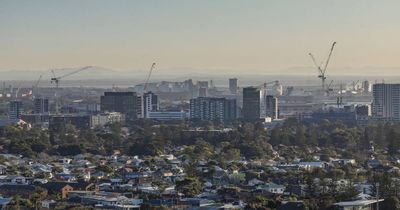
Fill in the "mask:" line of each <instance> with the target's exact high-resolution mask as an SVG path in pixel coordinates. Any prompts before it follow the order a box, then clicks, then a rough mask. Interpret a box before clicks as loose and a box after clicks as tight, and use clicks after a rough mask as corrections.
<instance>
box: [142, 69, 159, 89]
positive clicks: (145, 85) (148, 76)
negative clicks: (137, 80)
mask: <svg viewBox="0 0 400 210" xmlns="http://www.w3.org/2000/svg"><path fill="white" fill-rule="evenodd" d="M155 67H156V63H153V64H151V67H150V71H149V74H148V75H147V78H146V82H145V83H144V88H143V92H144V93H145V92H146V91H147V86H148V84H149V80H150V77H151V73H152V72H153V70H154V68H155Z"/></svg>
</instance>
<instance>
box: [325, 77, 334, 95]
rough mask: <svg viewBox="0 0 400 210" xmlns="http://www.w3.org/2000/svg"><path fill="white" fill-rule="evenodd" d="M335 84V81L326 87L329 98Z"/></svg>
mask: <svg viewBox="0 0 400 210" xmlns="http://www.w3.org/2000/svg"><path fill="white" fill-rule="evenodd" d="M332 84H333V80H331V82H330V83H329V85H328V86H327V87H326V95H328V96H329V94H330V93H331V92H332V91H333V88H332V87H331V86H332Z"/></svg>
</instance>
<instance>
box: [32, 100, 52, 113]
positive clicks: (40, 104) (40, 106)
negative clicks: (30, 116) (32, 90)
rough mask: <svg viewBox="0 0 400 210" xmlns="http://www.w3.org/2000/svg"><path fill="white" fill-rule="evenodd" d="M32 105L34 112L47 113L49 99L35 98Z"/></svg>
mask: <svg viewBox="0 0 400 210" xmlns="http://www.w3.org/2000/svg"><path fill="white" fill-rule="evenodd" d="M34 106H35V107H34V110H33V113H34V114H49V99H47V98H35V101H34Z"/></svg>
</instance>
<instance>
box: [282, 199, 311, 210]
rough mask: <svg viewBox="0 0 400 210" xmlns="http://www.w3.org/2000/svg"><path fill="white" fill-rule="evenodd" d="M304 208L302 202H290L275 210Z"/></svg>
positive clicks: (299, 209) (303, 209)
mask: <svg viewBox="0 0 400 210" xmlns="http://www.w3.org/2000/svg"><path fill="white" fill-rule="evenodd" d="M305 209H306V207H305V205H304V202H303V201H290V202H287V203H283V204H282V205H280V206H279V207H278V208H277V210H305Z"/></svg>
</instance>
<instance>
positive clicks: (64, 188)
mask: <svg viewBox="0 0 400 210" xmlns="http://www.w3.org/2000/svg"><path fill="white" fill-rule="evenodd" d="M41 187H43V188H45V189H46V190H47V191H48V193H49V194H53V195H57V194H59V195H60V197H61V198H62V199H66V198H67V196H68V192H70V191H72V190H74V188H73V187H71V186H70V185H68V184H67V183H66V182H48V183H46V184H43V185H41Z"/></svg>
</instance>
